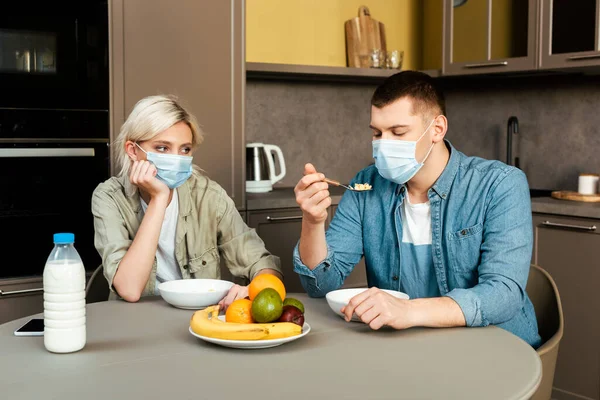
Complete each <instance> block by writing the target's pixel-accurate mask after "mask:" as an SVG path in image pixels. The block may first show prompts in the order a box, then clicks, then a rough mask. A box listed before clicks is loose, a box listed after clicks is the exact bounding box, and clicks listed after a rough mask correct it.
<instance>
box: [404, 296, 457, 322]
mask: <svg viewBox="0 0 600 400" xmlns="http://www.w3.org/2000/svg"><path fill="white" fill-rule="evenodd" d="M410 301H411V303H412V306H413V308H414V310H413V315H414V316H415V317H414V321H413V325H414V326H425V327H429V328H451V327H455V326H465V325H466V321H465V316H464V314H463V312H462V310H461V308H460V306H459V305H458V303H456V302H455V301H454V300H452V299H451V298H450V297H433V298H429V299H414V300H410Z"/></svg>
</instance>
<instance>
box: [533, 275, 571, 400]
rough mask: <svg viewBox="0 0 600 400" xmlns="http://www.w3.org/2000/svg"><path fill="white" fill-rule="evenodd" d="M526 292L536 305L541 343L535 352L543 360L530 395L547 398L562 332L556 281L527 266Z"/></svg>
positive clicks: (548, 397) (545, 399)
mask: <svg viewBox="0 0 600 400" xmlns="http://www.w3.org/2000/svg"><path fill="white" fill-rule="evenodd" d="M526 290H527V294H528V295H529V298H530V299H531V302H532V303H533V307H534V308H535V314H536V319H537V323H538V330H539V333H540V336H541V337H542V345H541V346H540V347H539V348H538V349H537V353H538V355H539V356H540V359H541V360H542V382H541V383H540V387H539V388H538V390H537V391H536V392H535V394H534V395H533V397H531V399H533V400H550V398H551V396H552V384H553V382H554V369H555V367H556V358H557V356H558V346H559V344H560V340H561V339H562V336H563V330H564V317H563V310H562V305H561V302H560V295H559V293H558V288H557V287H556V283H554V280H553V279H552V277H551V276H550V274H549V273H548V272H546V271H545V270H544V269H542V268H540V267H538V266H537V265H532V266H531V268H530V269H529V280H528V281H527V289H526Z"/></svg>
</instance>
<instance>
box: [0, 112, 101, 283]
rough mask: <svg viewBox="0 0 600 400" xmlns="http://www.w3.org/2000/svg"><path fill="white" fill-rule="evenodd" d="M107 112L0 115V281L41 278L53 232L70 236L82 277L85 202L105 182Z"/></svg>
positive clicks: (88, 221) (90, 244)
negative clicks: (79, 261) (32, 277)
mask: <svg viewBox="0 0 600 400" xmlns="http://www.w3.org/2000/svg"><path fill="white" fill-rule="evenodd" d="M108 121H109V119H108V112H107V111H98V112H82V111H78V110H63V111H56V110H52V111H51V110H45V111H44V110H35V111H32V110H6V109H0V251H1V253H2V260H1V261H0V279H5V278H16V277H26V276H40V275H42V272H43V269H44V265H45V263H46V259H47V258H48V255H49V254H50V251H51V250H52V248H53V246H54V244H53V242H52V235H53V234H54V233H56V232H73V233H74V234H75V248H76V249H77V251H78V252H79V254H80V256H81V258H82V260H83V263H84V265H85V267H86V269H87V270H89V271H91V270H94V269H95V268H96V267H98V266H99V265H100V264H101V260H100V257H99V255H98V252H97V251H96V249H95V247H94V227H93V216H92V213H91V198H92V193H93V191H94V189H95V188H96V186H97V185H98V184H99V183H101V182H103V181H105V180H106V179H108V177H109V176H110V152H109V141H108V131H109V122H108Z"/></svg>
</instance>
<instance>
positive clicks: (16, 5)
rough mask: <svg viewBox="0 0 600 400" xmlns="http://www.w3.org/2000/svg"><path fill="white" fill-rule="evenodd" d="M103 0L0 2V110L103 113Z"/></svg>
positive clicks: (105, 66) (105, 62)
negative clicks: (55, 110) (54, 110)
mask: <svg viewBox="0 0 600 400" xmlns="http://www.w3.org/2000/svg"><path fill="white" fill-rule="evenodd" d="M108 76H109V74H108V4H107V0H79V1H74V0H71V1H69V0H58V1H45V2H33V4H32V2H29V1H21V2H19V1H3V2H1V4H0V88H1V90H0V107H8V108H25V109H79V110H98V109H102V110H106V109H108V101H109V100H108V96H109V89H108V79H109V78H108Z"/></svg>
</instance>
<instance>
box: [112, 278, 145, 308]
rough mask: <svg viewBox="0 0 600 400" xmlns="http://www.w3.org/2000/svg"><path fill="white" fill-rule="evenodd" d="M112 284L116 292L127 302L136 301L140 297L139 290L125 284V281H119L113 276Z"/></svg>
mask: <svg viewBox="0 0 600 400" xmlns="http://www.w3.org/2000/svg"><path fill="white" fill-rule="evenodd" d="M113 286H114V288H115V291H116V292H117V294H118V295H119V296H120V297H121V298H122V299H123V300H125V301H126V302H128V303H137V302H138V301H139V300H140V297H142V292H141V290H139V289H137V288H135V287H132V286H131V285H127V284H126V282H119V280H118V279H117V277H115V280H114V282H113Z"/></svg>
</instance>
